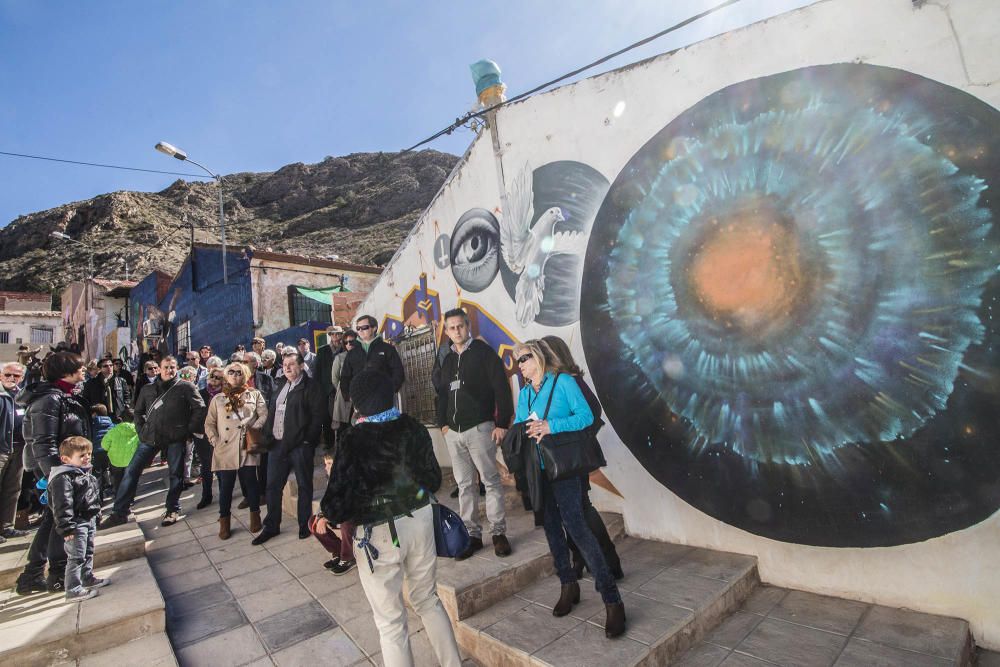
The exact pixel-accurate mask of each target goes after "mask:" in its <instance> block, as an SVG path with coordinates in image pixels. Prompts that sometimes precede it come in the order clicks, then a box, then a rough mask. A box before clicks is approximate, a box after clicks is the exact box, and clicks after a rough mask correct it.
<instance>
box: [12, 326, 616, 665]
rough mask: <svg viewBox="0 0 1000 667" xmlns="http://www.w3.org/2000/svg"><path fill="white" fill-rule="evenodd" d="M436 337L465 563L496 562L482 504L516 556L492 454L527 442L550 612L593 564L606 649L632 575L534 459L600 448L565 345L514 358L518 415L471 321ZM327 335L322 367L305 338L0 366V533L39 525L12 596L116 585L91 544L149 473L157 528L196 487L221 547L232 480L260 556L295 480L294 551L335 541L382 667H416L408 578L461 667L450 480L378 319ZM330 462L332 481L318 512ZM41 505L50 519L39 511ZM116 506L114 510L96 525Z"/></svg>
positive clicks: (440, 421)
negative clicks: (445, 542) (569, 448)
mask: <svg viewBox="0 0 1000 667" xmlns="http://www.w3.org/2000/svg"><path fill="white" fill-rule="evenodd" d="M444 333H445V334H446V338H445V340H444V342H443V344H442V345H441V347H440V348H439V354H438V355H437V359H436V363H435V368H434V373H433V376H432V385H433V386H432V387H431V386H429V387H428V388H427V389H428V391H433V392H435V395H436V403H437V414H436V417H437V426H439V427H440V428H441V431H442V433H443V435H444V439H445V442H446V445H447V449H448V453H449V455H450V458H451V464H452V470H453V472H454V476H455V480H456V483H457V485H458V488H457V497H458V499H459V514H460V516H461V518H462V521H463V523H464V524H465V526H466V528H467V530H468V532H469V541H468V547H467V548H466V549H464V550H463V551H462V552H461V553H458V554H457V555H456V556H455V558H456V560H459V561H461V560H465V559H467V558H469V557H471V556H472V555H473V554H475V553H476V552H477V551H479V550H481V549H483V548H484V543H483V529H484V526H481V525H480V523H479V503H480V496H481V495H484V496H485V510H486V512H485V514H486V520H487V522H488V526H487V527H486V528H487V529H488V530H489V534H490V537H491V541H492V546H493V551H494V553H495V555H496V556H498V557H501V558H503V557H506V556H509V555H510V554H511V553H512V552H513V550H514V546H515V545H512V544H511V540H510V539H509V538H508V535H507V524H506V512H507V511H508V510H506V509H505V504H504V497H503V496H504V487H503V484H502V481H501V473H500V468H499V467H498V459H497V452H498V447H499V446H500V445H501V443H502V442H503V441H504V440H505V438H509V437H511V436H513V435H515V434H516V435H517V436H518V437H523V438H525V441H526V442H530V443H533V445H532V446H528V447H522V448H520V452H521V453H520V454H519V455H518V456H519V457H521V458H522V460H519V461H518V462H517V465H516V466H513V467H512V470H513V469H514V468H516V469H517V474H516V478H517V488H518V490H519V491H521V493H522V500H523V504H524V507H525V510H527V511H532V512H533V513H534V519H535V525H536V526H542V527H543V528H544V532H545V536H546V539H547V541H548V544H549V547H550V550H551V552H552V556H553V559H554V562H555V566H556V571H557V573H558V576H559V579H560V582H561V584H562V588H561V593H560V597H559V599H558V601H556V602H555V603H554V608H553V612H552V613H553V614H554V615H555V616H563V615H566V614H569V613H570V611H571V610H572V608H573V606H574V605H575V604H577V603H579V600H580V587H579V580H580V578H581V577H582V576H583V570H584V568H587V569H588V570H589V571H590V572H591V573H592V574H593V577H594V582H595V588H596V590H597V591H598V592H599V594H600V595H601V598H602V600H603V602H604V604H605V606H606V624H605V632H606V634H607V636H608V637H617V636H619V635H621V634H623V633H624V631H625V621H626V619H625V610H624V606H623V604H622V598H621V595H620V593H619V591H618V588H617V585H616V580H618V579H620V578H621V577H623V576H624V574H623V572H622V566H621V561H620V560H619V558H618V555H617V553H616V551H615V547H614V544H613V542H612V541H611V539H610V538H609V537H608V533H607V530H606V528H605V527H604V524H603V522H602V521H601V518H600V515H599V514H598V513H597V512H596V510H595V509H594V508H593V506H592V505H591V503H590V500H589V494H588V491H589V485H588V483H587V476H586V475H585V474H584V475H577V476H574V477H571V478H569V479H559V480H558V481H552V480H550V479H549V476H548V475H547V471H546V470H545V469H544V468H545V466H544V461H543V458H542V456H541V449H540V448H539V447H540V444H539V443H541V442H542V441H543V439H544V438H545V437H546V436H548V435H549V434H558V433H568V432H577V431H589V432H591V433H596V431H597V429H599V428H600V426H601V424H602V423H603V422H602V421H601V420H600V404H599V402H598V401H597V399H596V398H595V397H594V396H593V394H592V392H590V390H589V388H588V386H587V385H586V383H585V382H583V380H582V375H583V373H582V372H581V371H580V369H579V367H578V366H577V365H576V364H575V363H574V361H573V358H572V355H571V353H570V350H569V347H568V346H567V345H566V344H565V342H563V341H562V340H561V339H559V338H555V337H547V338H545V339H540V340H530V341H526V342H524V343H521V344H519V345H518V346H516V348H515V350H514V356H515V359H516V363H517V367H518V370H519V372H520V375H521V378H522V380H523V388H522V389H521V391H520V393H519V394H518V396H517V400H516V403H515V401H514V400H513V397H512V393H511V388H510V387H511V386H510V383H509V382H508V378H507V375H506V372H505V370H504V367H503V364H502V362H501V360H500V358H499V357H498V356H497V354H496V352H495V351H494V350H493V349H492V348H491V347H490V346H489V345H488V344H486V343H484V342H483V341H481V340H478V339H475V338H473V336H472V331H471V327H470V322H469V318H468V316H467V315H466V314H465V312H464V311H462V310H459V309H456V310H451V311H448V312H447V313H446V314H445V317H444ZM326 334H327V344H326V345H323V346H321V347H320V348H319V349H318V350H316V351H315V352H313V351H312V349H311V345H310V342H309V341H308V340H306V339H302V340H300V341H298V343H297V344H296V345H295V346H291V345H288V346H285V345H282V344H281V343H278V344H276V345H275V346H274V347H273V349H266V346H265V341H264V340H263V339H261V338H255V339H254V340H253V341H252V343H251V349H250V350H246V349H244V347H243V346H242V345H240V346H237V348H236V349H235V350H234V351H233V352H232V354H231V355H230V356H229V357H228V359H227V360H226V361H224V360H223V359H222V358H220V357H219V356H216V355H215V353H214V351H213V350H212V348H211V347H210V346H207V345H206V346H202V347H201V348H199V349H198V350H190V351H188V350H182V354H181V355H180V356H181V359H182V360H183V362H181V361H179V360H178V359H177V358H175V357H174V356H171V355H161V354H158V353H156V352H151V353H150V354H148V355H144V357H143V358H142V359H141V360H140V363H139V365H138V368H137V372H136V374H135V376H133V374H132V373H131V372H130V371H129V369H128V368H127V367H126V365H125V364H124V363H123V361H122V360H118V359H112V358H111V357H110V356H108V357H106V358H104V359H100V360H96V361H94V362H91V363H89V364H88V363H86V362H85V360H84V359H83V358H81V357H80V355H79V354H77V353H76V352H74V351H72V350H69V349H59V350H55V351H53V352H50V353H49V355H48V356H47V357H46V358H45V359H44V360H43V361H41V362H39V361H38V360H36V359H34V358H33V357H32V358H30V359H19V361H17V362H10V363H7V364H4V365H2V366H0V374H2V377H0V379H2V383H0V387H2V389H0V435H2V437H3V440H2V442H0V535H3V536H5V537H16V536H23V535H24V534H25V532H24V530H25V527H21V526H19V525H15V523H16V521H15V513H16V512H23V513H25V515H24V516H26V515H27V514H28V513H30V511H31V509H32V507H31V506H32V503H34V508H35V509H36V510H38V511H39V513H40V521H39V522H38V524H37V527H36V528H35V535H34V538H33V540H32V542H31V546H30V549H29V553H28V558H27V564H26V566H25V569H24V571H23V572H22V574H21V575H20V577H19V578H18V581H17V589H16V590H17V593H19V594H22V595H30V594H33V593H38V592H56V591H60V592H63V594H64V595H65V596H66V598H67V599H68V600H79V599H86V598H88V597H91V596H93V595H96V594H97V590H96V589H97V588H99V587H101V586H103V585H106V584H108V583H110V582H108V581H105V580H101V579H98V578H96V577H95V576H94V574H93V569H92V566H93V563H92V561H93V543H94V533H95V531H97V530H103V529H108V528H111V527H114V526H117V525H121V524H124V523H126V522H127V521H129V517H130V508H131V506H132V505H133V503H134V502H135V498H136V492H137V488H138V484H139V479H140V476H141V474H142V473H143V471H144V470H145V469H146V468H147V467H148V466H150V465H151V464H152V463H153V461H154V459H155V458H156V457H157V456H159V457H160V458H161V461H164V462H165V463H166V465H167V468H168V475H167V479H168V490H167V494H166V498H165V507H164V514H163V517H162V519H161V524H162V525H163V526H170V525H172V524H174V523H176V522H177V521H179V520H180V519H181V518H182V516H181V504H180V500H181V495H182V493H183V491H184V490H186V489H189V488H192V487H193V486H195V485H196V484H198V485H200V500H199V502H198V503H197V506H196V507H197V510H205V509H206V508H208V507H209V506H211V505H213V504H217V508H218V515H219V519H218V523H219V538H220V539H223V540H225V539H229V538H230V537H231V535H232V534H233V532H234V525H233V523H232V521H231V513H232V502H233V496H234V492H235V488H236V483H237V482H239V484H240V489H241V491H242V503H241V504H240V508H249V510H250V522H249V531H250V533H251V534H252V537H251V540H252V544H254V545H260V544H263V543H265V542H267V541H268V540H270V539H272V538H273V537H275V536H276V535H278V534H279V533H280V532H281V526H282V495H283V491H284V488H285V486H286V484H287V481H288V479H289V477H290V476H291V475H293V474H294V476H295V480H296V485H297V487H298V506H297V516H296V519H297V528H298V536H299V538H300V539H306V538H309V537H311V536H314V537H315V538H316V539H318V540H319V542H320V543H321V544H323V546H324V548H326V550H327V551H328V552H329V553H330V559H329V560H328V561H327V562H326V563H325V566H326V567H327V569H329V570H330V571H331V572H332V574H334V575H341V574H344V573H346V572H349V571H351V570H353V569H355V568H357V570H358V574H359V578H360V580H361V584H362V587H363V589H364V591H365V594H366V596H367V598H368V600H369V602H370V604H371V607H372V612H373V615H374V618H375V622H376V625H377V627H378V629H379V633H380V638H381V645H382V652H383V656H384V659H385V662H386V664H387V665H408V664H412V656H411V654H410V647H409V643H408V641H409V640H408V633H407V627H406V611H405V608H404V603H403V592H402V591H403V582H404V581H405V582H406V586H407V590H408V597H409V602H410V605H411V606H412V607H413V609H414V610H415V611H416V612H417V613H418V614H419V615H420V616H421V618H422V620H423V623H424V626H425V628H427V632H428V638H429V639H430V641H431V644H432V646H433V648H434V651H435V654H436V656H437V658H438V661H439V662H440V663H441V664H442V665H458V664H460V659H459V654H458V648H457V645H456V643H455V638H454V635H453V633H452V628H451V624H450V622H449V620H448V617H447V614H446V613H445V611H444V608H443V607H442V605H441V602H440V600H439V599H438V597H437V593H436V582H435V563H436V549H435V537H434V526H433V512H432V511H431V510H432V508H431V504H432V503H433V502H435V496H434V494H435V493H436V492H437V491H439V487H440V486H441V469H440V466H439V464H438V461H437V459H436V458H435V455H434V449H433V446H432V444H431V443H432V441H431V437H430V434H429V433H428V431H427V429H426V427H425V426H424V425H422V424H421V423H419V422H418V421H417V420H416V419H414V418H413V417H411V416H409V415H406V414H404V413H401V412H400V410H399V409H398V407H397V401H396V395H397V393H398V392H399V391H400V388H401V387H402V385H403V383H404V382H405V381H406V378H405V372H404V368H403V364H402V361H401V359H400V356H399V354H398V352H397V351H396V348H395V347H394V346H393V345H392V344H391V343H389V342H387V341H386V340H384V339H383V338H382V337H380V336H379V335H378V323H377V320H375V318H374V317H371V316H367V315H365V316H361V317H359V318H358V319H357V320H356V323H355V326H354V328H353V329H347V330H345V329H343V328H341V327H339V326H331V327H329V328H328V329H327V331H326ZM28 352H30V351H28ZM318 447H321V448H322V453H323V460H324V463H325V465H326V468H327V472H328V473H329V484H328V487H327V489H326V492H325V494H324V495H323V500H322V503H321V512H320V514H318V515H313V509H312V497H313V472H314V471H313V466H314V461H315V460H316V452H317V448H318ZM22 471H23V472H22ZM42 490H44V491H45V493H44V495H45V496H47V497H44V498H42V500H45V502H46V504H42V505H38V500H39V499H38V495H39V493H38V492H39V491H42ZM106 500H107V501H110V512H109V513H106V514H105V515H104V516H103V517H102V516H101V514H102V506H103V505H104V503H105V501H106ZM262 508H263V510H264V511H265V513H264V516H263V517H262V516H261V511H262ZM17 516H18V517H20V516H22V515H21V514H18V515H17ZM248 537H249V536H248ZM2 539H4V537H0V540H2ZM356 552H357V556H356ZM359 559H360V560H361V562H362V565H361V566H360V567H359V566H358V565H357V563H358V560H359ZM46 567H47V576H46Z"/></svg>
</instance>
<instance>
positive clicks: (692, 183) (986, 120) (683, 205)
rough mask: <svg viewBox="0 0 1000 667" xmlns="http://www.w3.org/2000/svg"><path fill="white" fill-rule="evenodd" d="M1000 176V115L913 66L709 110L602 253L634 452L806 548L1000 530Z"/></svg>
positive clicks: (587, 345) (736, 94) (606, 380)
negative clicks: (998, 310) (998, 319)
mask: <svg viewBox="0 0 1000 667" xmlns="http://www.w3.org/2000/svg"><path fill="white" fill-rule="evenodd" d="M998 180H1000V113H998V112H997V110H996V109H994V108H992V107H990V106H989V105H987V104H985V103H983V102H980V101H979V100H977V99H976V98H974V97H972V96H971V95H968V94H966V93H964V92H962V91H959V90H957V89H955V88H952V87H949V86H946V85H943V84H940V83H936V82H934V81H932V80H929V79H926V78H923V77H920V76H917V75H914V74H911V73H908V72H905V71H901V70H895V69H890V68H886V67H877V66H872V65H862V64H840V65H825V66H816V67H807V68H803V69H798V70H794V71H790V72H786V73H782V74H777V75H773V76H769V77H764V78H760V79H754V80H749V81H744V82H741V83H737V84H734V85H731V86H729V87H727V88H724V89H722V90H720V91H718V92H716V93H714V94H712V95H709V96H708V97H706V98H704V99H702V100H701V101H700V102H698V103H697V104H695V105H694V106H693V107H691V108H689V109H688V110H687V111H685V112H683V113H682V114H680V115H679V116H678V117H676V118H674V119H673V120H672V121H670V122H669V123H668V124H667V125H666V126H665V127H664V128H663V129H662V130H661V131H660V132H659V133H657V134H656V135H655V136H654V137H653V138H652V139H650V140H649V141H648V142H647V143H646V144H645V145H644V146H642V147H641V148H640V150H639V151H638V152H636V153H635V154H634V156H632V158H631V159H630V160H629V161H628V163H627V164H626V165H625V166H624V168H623V169H622V170H621V172H620V173H619V175H618V177H617V179H616V180H615V182H614V183H613V184H612V185H611V186H610V190H608V192H607V196H606V197H604V198H603V203H602V204H601V206H600V211H599V213H598V214H597V217H596V221H595V222H594V225H593V231H592V234H591V235H590V237H589V245H588V248H587V253H586V262H585V269H584V270H583V271H582V275H581V277H580V284H581V285H582V293H583V294H585V295H586V298H585V299H584V300H583V301H582V302H581V303H580V311H581V312H580V325H581V335H582V337H583V343H584V349H585V352H586V357H587V362H588V367H589V369H590V371H591V373H592V375H593V379H594V382H595V384H596V388H597V392H598V395H599V396H600V398H601V401H602V403H603V405H604V407H605V410H606V411H607V414H608V417H609V420H610V422H611V424H612V425H613V427H614V429H615V431H616V432H617V434H618V436H619V437H620V438H621V439H622V441H623V442H624V443H625V445H626V446H627V447H628V448H629V449H630V451H631V452H632V454H633V455H634V456H635V457H636V458H637V459H638V461H639V462H640V463H641V464H642V465H643V466H644V467H645V468H646V470H647V471H649V472H650V474H652V475H653V476H654V477H655V478H656V479H657V480H658V481H659V482H660V483H662V484H664V485H665V486H666V487H668V488H669V489H670V490H671V491H673V492H674V493H676V494H678V495H679V496H680V497H682V498H683V499H684V500H685V501H687V502H689V503H691V504H692V505H694V506H695V507H697V508H699V509H700V510H702V511H704V512H706V513H708V514H709V515H711V516H713V517H716V518H718V519H720V520H722V521H724V522H726V523H728V524H731V525H733V526H736V527H739V528H742V529H745V530H748V531H750V532H753V533H755V534H758V535H762V536H765V537H769V538H773V539H778V540H782V541H788V542H795V543H801V544H812V545H824V546H836V547H847V546H887V545H896V544H905V543H910V542H915V541H919V540H924V539H927V538H930V537H934V536H938V535H942V534H945V533H949V532H952V531H955V530H959V529H962V528H965V527H968V526H970V525H973V524H975V523H977V522H979V521H981V520H983V519H985V518H986V517H988V516H989V515H991V514H992V513H993V512H995V511H996V510H997V509H998V507H1000V457H998V456H997V451H996V442H997V439H998V436H1000V427H998V425H997V421H996V419H995V414H996V406H997V399H998V393H1000V384H998V379H1000V378H997V375H996V373H997V369H998V368H1000V345H998V343H1000V331H998V326H997V324H996V323H995V322H994V319H993V308H994V306H995V305H996V303H997V295H998V289H1000V285H998V279H997V268H998V267H997V264H998V259H1000V237H998V234H1000V230H998V228H997V226H996V225H995V224H994V223H995V220H996V219H997V217H998V216H997V214H998V211H997V208H998V206H1000V202H998V200H997V198H996V197H995V196H994V194H993V193H994V192H995V191H996V189H997V187H998V185H1000V183H998ZM536 187H537V183H536ZM539 208H541V207H540V206H539V204H538V202H537V201H536V203H535V209H536V211H537V210H538V209H539ZM557 224H558V223H557ZM500 229H501V237H502V238H503V229H504V222H503V221H501V225H500ZM504 257H505V258H506V257H507V254H506V252H505V253H504ZM551 261H554V260H550V262H551ZM503 270H504V269H503V266H501V273H503ZM579 289H580V286H579V285H578V286H577V294H579V293H580V291H579ZM508 291H509V290H508ZM547 294H548V291H547V289H546V296H547ZM542 303H543V306H542V310H541V312H540V314H539V317H538V318H537V321H539V322H542V323H545V322H543V320H542V317H541V314H542V313H544V312H545V301H544V300H543V302H542Z"/></svg>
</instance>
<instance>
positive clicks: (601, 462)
mask: <svg viewBox="0 0 1000 667" xmlns="http://www.w3.org/2000/svg"><path fill="white" fill-rule="evenodd" d="M560 375H561V373H560ZM555 379H556V382H558V381H559V375H557V376H556V378H555ZM556 382H553V383H552V391H550V392H549V402H548V403H547V404H546V406H545V415H544V416H543V417H542V419H543V420H544V419H548V416H549V407H551V405H552V397H553V396H554V395H555V393H556ZM538 445H539V447H538V448H539V450H540V451H541V455H542V464H543V466H544V469H545V476H546V477H548V478H549V480H551V481H553V482H558V481H560V480H563V479H570V478H571V477H580V476H583V475H589V474H590V473H592V472H594V471H595V470H597V469H598V468H603V467H604V466H606V465H608V462H607V461H606V460H605V458H604V452H602V451H601V443H599V442H598V441H597V438H596V437H595V436H594V434H593V433H592V432H591V430H590V429H587V428H585V429H582V430H580V431H567V432H565V433H549V434H548V435H547V436H545V437H544V438H542V439H541V441H540V442H539V443H538Z"/></svg>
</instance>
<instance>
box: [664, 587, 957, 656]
mask: <svg viewBox="0 0 1000 667" xmlns="http://www.w3.org/2000/svg"><path fill="white" fill-rule="evenodd" d="M966 638H967V626H966V625H965V622H964V621H960V620H958V619H952V618H946V617H943V616H930V615H927V614H920V613H916V612H911V611H906V610H901V609H891V608H889V607H882V606H878V605H871V604H865V603H863V602H855V601H852V600H843V599H840V598H832V597H826V596H823V595H814V594H812V593H805V592H802V591H794V590H791V591H790V590H786V589H783V588H776V587H772V586H762V587H760V588H758V589H757V590H756V591H755V592H754V593H753V594H752V595H751V596H750V598H749V599H748V600H747V601H746V602H745V603H744V604H743V606H742V608H741V609H740V610H739V611H737V612H736V613H734V614H733V615H731V616H730V617H729V618H727V619H726V620H725V621H724V622H723V623H722V624H721V625H719V626H718V627H717V628H716V629H715V630H714V631H712V632H711V633H709V634H708V636H706V637H705V640H704V641H703V642H702V643H700V644H698V645H696V646H695V647H693V648H692V649H691V650H690V651H688V653H687V654H686V655H684V656H683V657H682V659H681V660H680V661H679V662H678V663H677V664H678V665H679V666H682V667H717V666H719V665H723V666H725V667H737V666H746V667H752V666H761V667H762V666H765V665H789V666H793V665H794V666H795V667H813V666H816V667H827V666H830V665H837V667H855V666H857V667H868V666H870V665H901V666H906V667H924V666H926V667H932V666H933V667H936V666H944V665H955V664H960V663H959V661H960V660H961V659H962V657H963V655H964V651H966V650H967V646H966Z"/></svg>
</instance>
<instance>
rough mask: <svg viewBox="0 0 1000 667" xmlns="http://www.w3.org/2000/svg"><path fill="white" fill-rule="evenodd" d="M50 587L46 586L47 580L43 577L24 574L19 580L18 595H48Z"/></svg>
mask: <svg viewBox="0 0 1000 667" xmlns="http://www.w3.org/2000/svg"><path fill="white" fill-rule="evenodd" d="M48 590H49V589H48V587H47V586H46V585H45V578H44V577H42V576H41V575H35V576H31V575H26V574H22V575H21V576H19V577H18V578H17V588H16V591H17V594H18V595H31V594H32V593H46V592H48Z"/></svg>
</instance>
